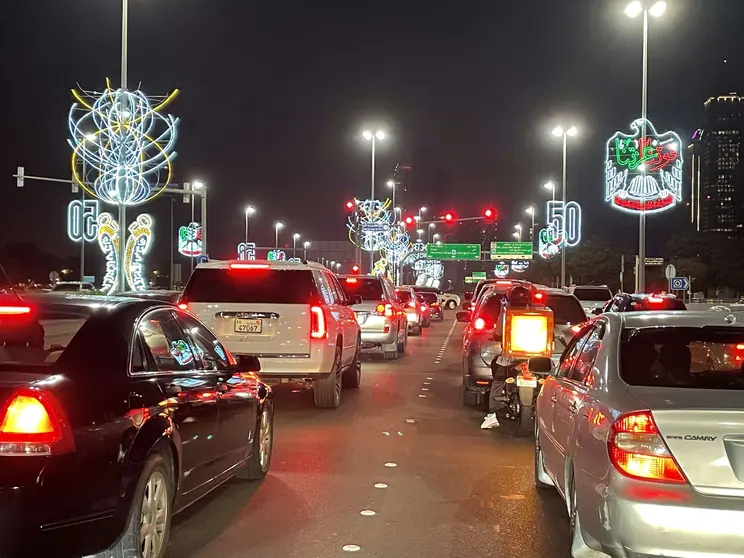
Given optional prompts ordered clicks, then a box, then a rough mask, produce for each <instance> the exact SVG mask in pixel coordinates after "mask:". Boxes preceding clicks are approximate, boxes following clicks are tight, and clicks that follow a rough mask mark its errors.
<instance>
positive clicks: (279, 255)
mask: <svg viewBox="0 0 744 558" xmlns="http://www.w3.org/2000/svg"><path fill="white" fill-rule="evenodd" d="M266 259H267V260H269V261H276V262H284V261H286V260H287V254H285V253H284V252H283V251H282V250H272V251H271V252H269V254H268V255H267V256H266Z"/></svg>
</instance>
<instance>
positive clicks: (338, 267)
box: [336, 262, 341, 273]
mask: <svg viewBox="0 0 744 558" xmlns="http://www.w3.org/2000/svg"><path fill="white" fill-rule="evenodd" d="M339 271H341V262H336V273H338V272H339Z"/></svg>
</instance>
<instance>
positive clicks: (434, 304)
mask: <svg viewBox="0 0 744 558" xmlns="http://www.w3.org/2000/svg"><path fill="white" fill-rule="evenodd" d="M431 305H432V306H439V303H438V302H432V303H431Z"/></svg>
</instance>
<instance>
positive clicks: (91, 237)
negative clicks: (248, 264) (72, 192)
mask: <svg viewBox="0 0 744 558" xmlns="http://www.w3.org/2000/svg"><path fill="white" fill-rule="evenodd" d="M99 210H100V202H99V201H98V200H85V201H82V200H73V201H71V202H70V203H69V204H68V205H67V237H68V238H69V239H70V240H72V241H73V242H95V241H96V239H97V238H98V213H99Z"/></svg>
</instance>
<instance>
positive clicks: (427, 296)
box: [419, 292, 439, 304]
mask: <svg viewBox="0 0 744 558" xmlns="http://www.w3.org/2000/svg"><path fill="white" fill-rule="evenodd" d="M419 295H420V296H421V298H423V299H424V300H425V301H426V302H428V303H429V304H432V303H434V302H439V297H438V296H437V295H436V293H429V292H423V293H419Z"/></svg>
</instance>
